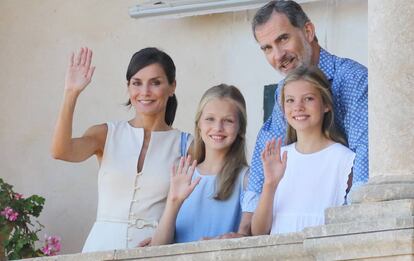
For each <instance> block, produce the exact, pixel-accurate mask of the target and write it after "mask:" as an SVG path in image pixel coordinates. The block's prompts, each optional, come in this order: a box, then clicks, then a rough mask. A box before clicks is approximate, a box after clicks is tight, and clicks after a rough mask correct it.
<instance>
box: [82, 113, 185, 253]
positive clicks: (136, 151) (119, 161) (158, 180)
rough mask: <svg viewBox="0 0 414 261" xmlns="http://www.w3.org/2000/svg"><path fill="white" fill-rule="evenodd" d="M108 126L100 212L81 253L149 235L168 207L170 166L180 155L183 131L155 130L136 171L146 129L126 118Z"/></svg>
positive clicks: (129, 244)
mask: <svg viewBox="0 0 414 261" xmlns="http://www.w3.org/2000/svg"><path fill="white" fill-rule="evenodd" d="M107 126H108V133H107V137H106V143H105V149H104V154H103V157H102V162H101V166H100V169H99V177H98V210H97V217H96V222H95V223H94V225H93V227H92V230H91V231H90V233H89V236H88V238H87V240H86V242H85V245H84V247H83V250H82V252H93V251H106V250H113V249H125V248H133V247H136V246H137V245H138V243H139V242H140V241H142V240H143V239H145V238H147V237H151V236H152V234H153V232H154V230H155V228H156V227H157V225H158V221H159V219H160V217H161V214H162V212H163V211H164V207H165V202H166V198H167V193H168V190H169V184H170V170H171V166H173V164H174V163H175V162H177V161H178V160H179V158H180V156H181V154H180V153H181V152H180V145H181V144H180V143H181V132H180V131H179V130H175V129H174V130H169V131H154V132H152V133H151V140H150V142H149V145H148V150H147V154H146V157H145V162H144V165H143V167H142V171H141V172H140V173H137V164H138V157H139V155H140V151H141V148H142V145H143V140H144V130H143V129H142V128H134V127H132V126H131V125H130V124H129V123H128V122H127V121H120V122H109V123H107Z"/></svg>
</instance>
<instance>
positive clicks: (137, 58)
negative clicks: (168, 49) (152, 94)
mask: <svg viewBox="0 0 414 261" xmlns="http://www.w3.org/2000/svg"><path fill="white" fill-rule="evenodd" d="M155 63H156V64H159V65H160V66H161V67H162V68H163V70H164V72H165V75H166V76H167V80H168V83H169V84H173V83H174V82H175V65H174V62H173V60H172V59H171V57H170V56H169V55H168V54H166V53H165V52H163V51H161V50H159V49H157V48H155V47H148V48H144V49H141V50H139V51H138V52H136V53H135V54H134V55H133V56H132V58H131V61H130V62H129V65H128V69H127V73H126V79H127V81H128V85H129V82H130V80H131V78H132V76H134V75H135V74H136V73H137V72H138V71H140V70H141V69H142V68H144V67H147V66H149V65H151V64H155ZM126 105H127V106H130V105H131V100H128V102H127V103H126ZM177 106H178V101H177V97H176V96H175V94H173V96H171V97H169V98H168V101H167V107H166V109H165V122H166V123H167V125H168V126H171V125H172V124H173V122H174V119H175V112H176V111H177Z"/></svg>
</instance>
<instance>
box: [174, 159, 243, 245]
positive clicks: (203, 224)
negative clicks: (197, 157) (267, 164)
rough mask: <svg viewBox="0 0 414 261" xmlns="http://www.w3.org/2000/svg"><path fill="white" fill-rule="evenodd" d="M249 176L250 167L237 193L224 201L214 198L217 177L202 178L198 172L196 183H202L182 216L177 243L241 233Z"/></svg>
mask: <svg viewBox="0 0 414 261" xmlns="http://www.w3.org/2000/svg"><path fill="white" fill-rule="evenodd" d="M247 172H248V168H247V167H245V168H243V169H242V170H241V172H240V174H239V177H238V178H237V180H236V186H235V187H234V190H233V193H232V194H231V196H230V197H229V198H228V199H227V200H224V201H221V200H215V199H214V198H213V197H214V191H215V183H216V176H210V175H201V174H200V173H199V171H198V170H197V169H196V170H195V172H194V175H193V179H195V178H197V177H201V180H200V183H199V184H198V185H197V186H196V187H195V189H194V191H193V192H192V193H191V194H190V196H189V197H188V198H187V199H186V200H185V201H184V203H183V205H182V206H181V208H180V211H179V212H178V216H177V220H176V226H175V237H174V242H175V243H184V242H192V241H197V240H200V239H201V238H202V237H215V236H219V235H222V234H225V233H229V232H237V230H238V227H239V223H240V217H241V212H242V209H241V202H242V197H243V194H244V193H243V191H244V189H243V180H244V176H245V175H246V173H247Z"/></svg>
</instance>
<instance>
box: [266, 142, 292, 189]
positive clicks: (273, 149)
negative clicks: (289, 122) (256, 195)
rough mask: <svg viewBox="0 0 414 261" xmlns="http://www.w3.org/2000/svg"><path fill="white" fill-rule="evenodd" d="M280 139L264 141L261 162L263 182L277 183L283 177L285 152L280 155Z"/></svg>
mask: <svg viewBox="0 0 414 261" xmlns="http://www.w3.org/2000/svg"><path fill="white" fill-rule="evenodd" d="M281 147H282V139H281V138H278V139H277V143H276V139H272V140H270V141H267V142H266V147H265V148H264V149H263V151H262V162H263V170H264V176H265V183H267V184H272V185H276V186H277V185H278V184H279V182H280V180H281V179H282V178H283V175H284V174H285V170H286V162H287V152H286V151H285V152H283V155H282V156H281V155H280V148H281Z"/></svg>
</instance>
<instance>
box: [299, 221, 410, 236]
mask: <svg viewBox="0 0 414 261" xmlns="http://www.w3.org/2000/svg"><path fill="white" fill-rule="evenodd" d="M401 229H414V217H412V216H411V217H401V218H399V217H390V218H382V219H371V220H369V221H368V220H366V221H359V222H349V223H340V224H328V225H322V226H317V227H309V228H305V229H304V233H305V234H306V239H305V240H308V239H314V238H326V237H337V236H343V235H353V234H365V233H376V232H384V231H391V230H401Z"/></svg>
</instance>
